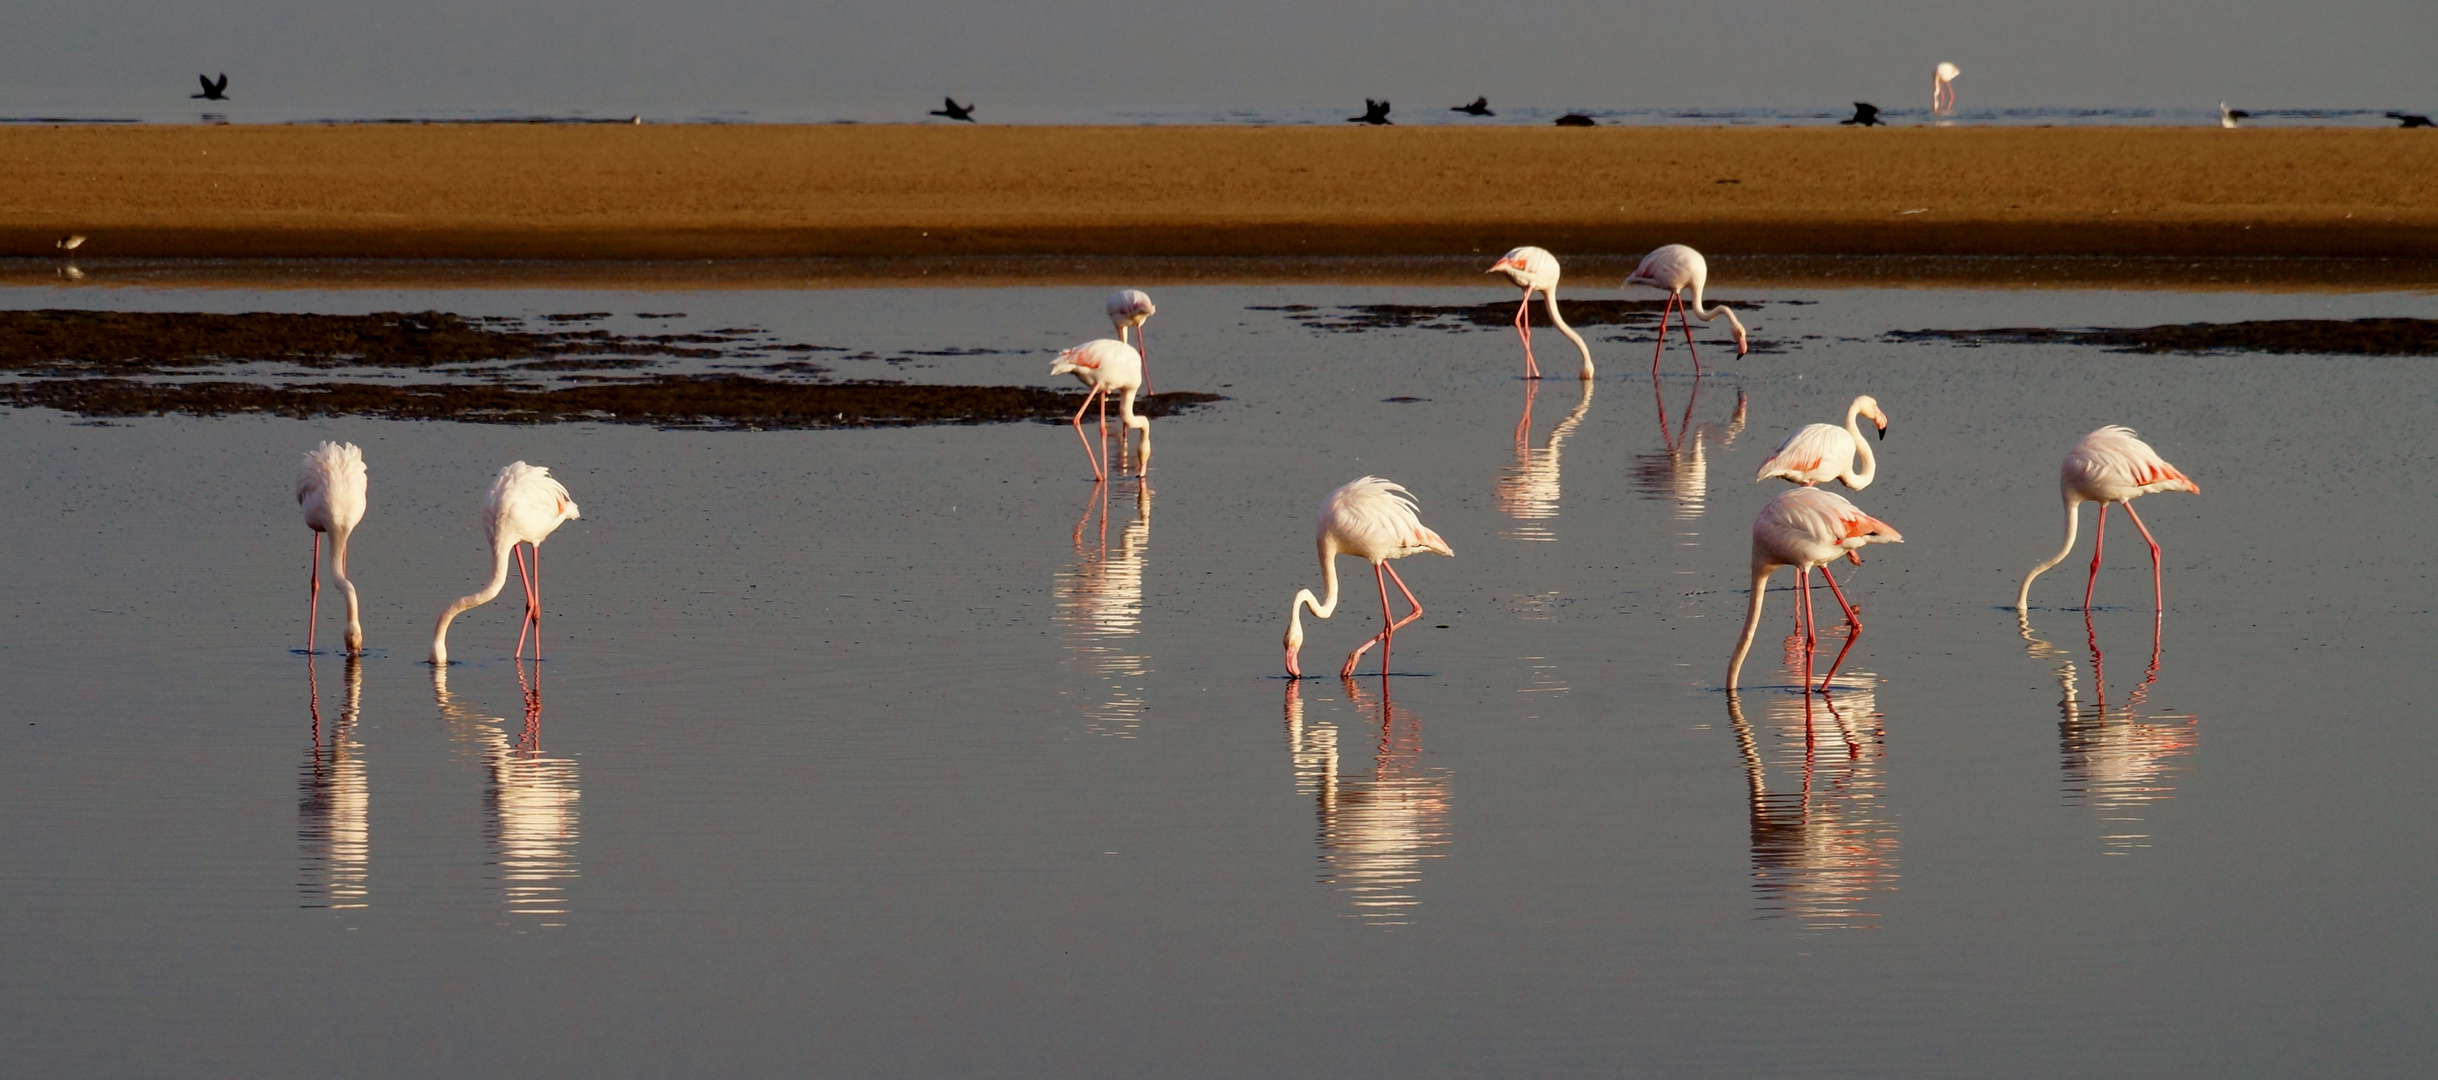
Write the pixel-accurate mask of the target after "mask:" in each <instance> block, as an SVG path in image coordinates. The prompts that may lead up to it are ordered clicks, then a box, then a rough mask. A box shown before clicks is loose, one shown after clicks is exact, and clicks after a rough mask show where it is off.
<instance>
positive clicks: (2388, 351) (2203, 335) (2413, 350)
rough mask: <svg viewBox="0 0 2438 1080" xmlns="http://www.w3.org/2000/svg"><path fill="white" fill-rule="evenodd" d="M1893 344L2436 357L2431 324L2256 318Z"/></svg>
mask: <svg viewBox="0 0 2438 1080" xmlns="http://www.w3.org/2000/svg"><path fill="white" fill-rule="evenodd" d="M1888 337H1890V338H1892V339H1894V340H1897V341H1948V342H1956V343H1960V344H1965V345H1986V344H2031V345H2096V346H2099V347H2102V348H2106V349H2110V350H2113V351H2116V352H2131V353H2210V352H2259V353H2320V354H2335V355H2347V356H2438V319H2352V320H2344V319H2258V320H2253V321H2250V322H2236V323H2179V324H2175V325H2169V326H2144V327H2130V328H2129V327H2093V328H2089V329H2080V330H2058V329H2051V328H2047V327H2009V328H2005V329H1997V330H1898V331H1893V332H1891V333H1889V334H1888Z"/></svg>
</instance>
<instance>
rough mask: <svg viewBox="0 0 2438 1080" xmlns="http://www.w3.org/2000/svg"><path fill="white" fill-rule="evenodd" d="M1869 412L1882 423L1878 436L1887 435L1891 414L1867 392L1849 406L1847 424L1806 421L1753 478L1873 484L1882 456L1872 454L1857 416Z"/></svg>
mask: <svg viewBox="0 0 2438 1080" xmlns="http://www.w3.org/2000/svg"><path fill="white" fill-rule="evenodd" d="M1862 416H1868V417H1870V418H1871V421H1872V422H1873V423H1875V424H1878V425H1879V437H1880V438H1882V439H1885V438H1887V437H1888V414H1886V413H1884V412H1881V411H1879V401H1878V399H1876V398H1873V397H1871V396H1870V395H1868V394H1865V395H1863V396H1861V397H1858V398H1855V399H1854V403H1853V404H1852V405H1849V406H1847V407H1846V410H1845V426H1844V427H1836V426H1834V425H1830V424H1806V425H1804V426H1803V429H1802V430H1800V431H1797V432H1795V433H1794V434H1792V435H1789V436H1787V437H1786V441H1785V442H1782V443H1779V444H1778V448H1777V449H1775V450H1772V451H1770V452H1769V460H1767V461H1764V462H1762V463H1761V471H1759V472H1757V473H1754V474H1753V476H1752V480H1753V482H1754V483H1756V484H1757V483H1759V482H1761V481H1763V480H1767V479H1769V478H1770V477H1773V476H1775V477H1780V478H1783V479H1786V480H1791V481H1793V482H1795V483H1798V484H1801V485H1803V486H1805V487H1810V486H1811V485H1813V484H1825V483H1828V482H1829V481H1831V480H1835V481H1838V482H1840V483H1842V484H1844V485H1845V486H1846V487H1848V488H1852V489H1853V490H1855V491H1861V490H1862V489H1864V488H1867V487H1870V486H1871V479H1872V478H1873V477H1875V476H1877V475H1879V459H1877V458H1875V457H1873V456H1871V444H1870V442H1869V441H1868V440H1866V439H1864V438H1863V437H1862V428H1861V427H1860V426H1858V425H1857V424H1856V423H1855V422H1854V421H1855V418H1856V417H1862ZM1856 455H1860V456H1861V457H1862V471H1861V472H1855V471H1854V458H1855V456H1856Z"/></svg>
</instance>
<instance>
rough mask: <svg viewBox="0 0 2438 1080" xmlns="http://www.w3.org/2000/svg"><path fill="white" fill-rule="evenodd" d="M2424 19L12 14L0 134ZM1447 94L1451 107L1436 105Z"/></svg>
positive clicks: (849, 11) (2430, 106)
mask: <svg viewBox="0 0 2438 1080" xmlns="http://www.w3.org/2000/svg"><path fill="white" fill-rule="evenodd" d="M2434 56H2438V0H2310V2H2295V0H1949V2H1945V3H1929V2H1916V0H1715V2H1711V3H1702V4H1696V3H1662V2H1654V0H1610V2H1593V0H1505V2H1501V0H1409V2H1405V3H1385V2H1371V3H1364V2H1353V0H1198V2H1193V3H1159V2H1156V0H1048V2H1025V0H796V2H781V0H589V2H577V0H0V115H25V114H26V113H27V112H28V110H33V109H44V110H56V109H62V108H69V109H83V110H97V111H101V112H108V111H109V110H112V109H122V110H124V109H131V108H146V107H156V106H159V105H161V104H162V103H164V102H168V103H173V104H174V103H176V102H178V101H180V100H181V99H183V97H184V95H186V94H187V93H190V92H192V91H193V89H194V86H193V79H194V76H195V74H196V73H197V72H220V71H226V72H228V73H230V75H231V81H232V93H234V94H235V95H236V96H237V97H238V99H239V101H241V102H243V103H246V104H249V105H252V106H256V107H288V108H297V109H304V110H312V109H316V108H329V109H373V110H381V109H390V110H398V111H413V110H426V109H456V108H510V107H517V108H537V109H596V110H607V111H621V112H622V111H628V110H633V111H641V112H652V111H655V110H659V111H672V110H682V109H698V108H711V107H721V106H734V107H746V108H756V107H771V106H789V107H823V106H832V105H835V106H841V107H849V106H866V107H868V106H875V105H879V106H888V105H890V104H892V103H895V102H899V101H903V102H905V103H907V104H908V105H909V106H912V105H917V104H920V105H922V106H923V107H930V106H929V103H931V102H932V101H934V100H935V99H937V98H938V97H939V96H940V95H941V94H943V93H955V94H957V95H958V96H959V97H969V98H978V99H980V100H981V101H982V102H983V103H984V107H985V116H988V115H989V110H990V107H991V106H992V105H993V104H997V105H1020V104H1030V105H1043V106H1058V105H1129V104H1143V105H1197V106H1199V105H1230V104H1244V105H1248V106H1265V105H1281V104H1300V103H1334V102H1340V101H1345V102H1353V101H1357V100H1359V99H1361V98H1363V97H1365V96H1386V97H1389V98H1391V99H1394V100H1397V101H1399V102H1401V103H1404V104H1405V105H1406V106H1422V105H1433V106H1441V107H1444V105H1446V104H1453V103H1455V102H1457V101H1461V100H1464V99H1466V98H1468V97H1470V96H1471V95H1474V94H1488V95H1489V96H1490V97H1491V99H1492V100H1493V101H1499V102H1514V103H1517V104H1536V105H1551V106H1560V107H1576V106H1582V107H1594V108H1598V107H1628V106H1652V105H1763V104H1768V105H1808V104H1812V103H1820V104H1822V105H1835V104H1837V103H1840V102H1844V101H1848V100H1852V99H1854V98H1868V99H1871V100H1875V101H1878V102H1880V103H1882V104H1883V105H1902V106H1919V105H1922V104H1925V103H1926V100H1927V97H1928V82H1929V79H1928V72H1929V69H1930V67H1931V66H1932V64H1933V63H1935V62H1936V61H1938V60H1953V61H1954V62H1956V63H1957V64H1960V65H1962V67H1963V68H1964V71H1965V75H1964V79H1963V81H1962V82H1961V83H1960V84H1959V89H1960V90H1961V91H1962V94H1963V99H1964V103H1965V105H1966V106H1967V107H1968V108H1970V107H1974V106H2027V105H2153V106H2168V107H2177V106H2185V107H2190V106H2208V105H2210V104H2212V103H2214V102H2216V101H2217V100H2219V99H2220V98H2225V99H2227V100H2229V101H2232V102H2235V103H2238V104H2239V105H2249V106H2252V107H2298V106H2313V107H2348V106H2353V107H2364V106H2366V107H2378V108H2390V107H2412V108H2416V109H2419V110H2422V111H2430V110H2438V62H2433V57H2434ZM1442 99H1445V100H1444V101H1443V100H1442Z"/></svg>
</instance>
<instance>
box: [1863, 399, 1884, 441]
mask: <svg viewBox="0 0 2438 1080" xmlns="http://www.w3.org/2000/svg"><path fill="white" fill-rule="evenodd" d="M1862 415H1864V416H1868V417H1870V418H1871V422H1872V423H1873V424H1877V425H1878V426H1879V438H1880V441H1882V442H1885V441H1887V438H1888V414H1887V413H1885V412H1883V411H1881V410H1880V407H1879V399H1878V398H1875V397H1869V396H1865V397H1864V398H1863V399H1862Z"/></svg>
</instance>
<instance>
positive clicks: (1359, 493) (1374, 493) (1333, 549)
mask: <svg viewBox="0 0 2438 1080" xmlns="http://www.w3.org/2000/svg"><path fill="white" fill-rule="evenodd" d="M1417 510H1418V506H1417V504H1416V503H1415V502H1414V496H1413V493H1412V492H1409V491H1407V490H1405V488H1404V486H1403V485H1399V484H1392V483H1389V482H1388V481H1386V480H1382V479H1380V478H1379V477H1377V476H1366V477H1363V478H1361V479H1358V480H1354V481H1352V482H1349V483H1348V484H1347V485H1346V486H1344V487H1341V488H1339V489H1337V490H1336V491H1332V492H1330V493H1329V496H1328V497H1327V498H1324V499H1322V500H1321V512H1320V517H1319V521H1318V523H1317V527H1316V528H1315V529H1314V536H1313V542H1314V543H1315V544H1316V545H1317V546H1318V547H1319V548H1320V554H1321V578H1322V580H1323V581H1324V582H1325V583H1326V588H1327V589H1328V590H1329V595H1328V596H1327V597H1325V598H1316V597H1314V596H1313V595H1312V590H1310V589H1301V590H1298V591H1297V592H1296V594H1295V602H1294V603H1293V604H1291V605H1289V606H1288V608H1287V641H1286V644H1287V674H1288V675H1289V676H1290V677H1293V678H1302V677H1303V674H1304V672H1303V669H1302V668H1301V667H1299V666H1298V665H1297V664H1296V662H1295V654H1296V652H1297V651H1298V650H1300V649H1302V648H1303V647H1304V608H1306V607H1310V608H1311V609H1312V616H1313V617H1314V618H1316V619H1326V618H1328V617H1329V615H1330V613H1331V612H1334V611H1336V610H1337V606H1338V566H1337V557H1338V556H1339V555H1353V556H1355V557H1357V558H1362V559H1369V560H1371V576H1372V578H1373V579H1374V580H1376V581H1378V582H1379V585H1380V619H1381V621H1382V622H1383V623H1386V624H1387V625H1385V626H1384V627H1382V628H1381V630H1380V632H1379V633H1378V634H1376V635H1374V636H1373V637H1372V638H1371V640H1369V641H1366V642H1364V643H1363V644H1362V646H1361V647H1359V648H1357V649H1355V651H1353V652H1351V653H1348V654H1346V665H1345V666H1344V667H1341V668H1339V669H1338V675H1339V677H1341V678H1346V677H1351V676H1352V675H1353V674H1354V665H1355V661H1357V660H1361V659H1362V658H1363V654H1364V653H1365V652H1368V651H1370V649H1371V647H1372V646H1374V645H1378V646H1380V674H1382V675H1386V674H1388V650H1389V647H1390V641H1389V639H1390V638H1391V637H1393V636H1394V635H1395V634H1396V632H1397V628H1398V627H1401V626H1404V625H1405V624H1407V623H1410V622H1413V621H1414V620H1416V619H1419V618H1421V617H1422V601H1420V600H1416V599H1414V590H1412V589H1409V588H1406V587H1405V579H1404V578H1402V577H1398V576H1397V572H1396V571H1395V570H1394V569H1391V568H1390V567H1389V565H1388V560H1390V559H1402V558H1404V557H1406V556H1408V555H1414V554H1419V553H1421V552H1425V551H1436V552H1438V553H1439V554H1441V555H1448V556H1453V555H1455V554H1456V553H1455V552H1453V551H1450V550H1448V542H1447V541H1445V540H1442V539H1440V538H1439V534H1438V533H1435V532H1432V531H1431V530H1430V529H1429V528H1428V527H1426V526H1424V525H1423V524H1422V516H1421V514H1420V513H1418V512H1417ZM1383 573H1385V576H1383ZM1391 578H1394V579H1395V580H1396V582H1397V590H1398V591H1399V592H1402V593H1404V594H1405V602H1406V603H1407V604H1409V605H1411V606H1412V607H1413V609H1414V610H1413V611H1412V612H1410V613H1408V614H1407V615H1406V616H1405V617H1404V618H1402V619H1399V618H1396V617H1395V615H1394V613H1392V612H1391V611H1390V610H1389V607H1388V581H1389V579H1391Z"/></svg>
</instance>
